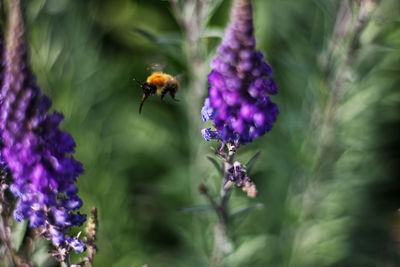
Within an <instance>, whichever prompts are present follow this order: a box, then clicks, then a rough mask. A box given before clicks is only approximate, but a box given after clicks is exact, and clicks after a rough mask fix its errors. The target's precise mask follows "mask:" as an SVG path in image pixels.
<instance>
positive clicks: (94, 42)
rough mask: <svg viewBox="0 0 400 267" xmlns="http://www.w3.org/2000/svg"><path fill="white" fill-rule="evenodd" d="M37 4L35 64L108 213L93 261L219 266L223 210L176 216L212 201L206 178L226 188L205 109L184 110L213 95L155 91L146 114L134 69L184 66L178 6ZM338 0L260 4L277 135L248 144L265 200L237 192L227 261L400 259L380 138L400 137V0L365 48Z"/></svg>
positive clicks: (379, 11) (381, 16)
mask: <svg viewBox="0 0 400 267" xmlns="http://www.w3.org/2000/svg"><path fill="white" fill-rule="evenodd" d="M25 2H26V14H27V28H28V39H29V42H30V48H31V61H32V65H33V69H34V72H35V73H36V74H37V76H38V83H39V84H40V86H41V87H42V88H43V90H44V91H45V92H46V93H47V94H49V95H50V96H51V97H52V99H53V101H54V104H53V107H54V108H55V109H57V110H60V111H61V112H63V113H64V114H65V122H64V124H63V128H64V129H65V130H67V131H69V132H70V133H71V134H72V135H73V136H74V138H75V140H76V143H77V148H76V158H77V159H78V160H79V161H81V162H83V164H84V168H85V171H86V172H85V174H84V175H82V176H81V177H80V178H79V183H78V185H79V189H80V195H81V196H82V198H83V200H84V211H85V212H86V213H88V212H89V211H90V209H91V207H92V206H96V207H97V208H98V210H99V221H100V233H99V236H98V243H97V245H98V248H99V252H98V254H97V256H96V259H95V266H115V267H127V266H142V265H143V264H145V263H148V264H150V266H182V267H183V266H208V264H209V258H210V255H211V252H212V247H213V224H214V223H215V222H216V216H215V215H214V214H213V213H210V212H207V211H204V212H199V213H180V212H178V210H179V209H181V208H183V207H187V206H191V205H203V204H207V202H206V200H205V199H202V197H201V196H200V194H199V193H198V190H197V188H198V185H199V184H201V183H205V184H207V185H209V187H210V190H211V191H212V192H213V193H215V194H216V192H218V185H219V182H218V181H219V177H218V172H217V171H215V170H214V169H213V168H212V165H211V163H210V162H208V160H207V158H206V155H207V154H208V152H207V148H208V147H209V146H210V143H206V142H205V141H204V140H203V139H202V137H201V135H200V133H199V134H198V136H194V137H193V138H192V137H190V136H191V134H193V132H191V131H194V129H189V127H191V126H190V125H198V127H201V125H202V122H201V116H200V110H198V112H197V113H198V121H196V122H193V121H189V120H193V118H191V117H189V116H187V113H188V109H190V107H191V106H194V107H197V106H199V105H200V104H201V102H202V99H200V98H199V99H196V101H197V103H183V102H182V101H181V102H180V103H175V102H173V101H170V100H169V99H167V100H166V102H161V101H160V99H158V98H156V97H154V98H151V99H150V100H148V101H147V102H146V103H145V106H144V109H143V113H142V115H140V116H139V114H138V108H139V101H140V98H141V92H140V90H139V88H138V86H137V84H135V83H134V82H133V81H132V79H133V77H135V78H137V79H139V80H145V78H146V76H147V75H148V74H149V73H150V72H151V70H150V69H149V66H151V65H152V64H154V63H160V64H162V65H165V70H166V72H168V73H171V74H174V75H175V74H183V75H185V74H187V69H186V68H187V64H188V62H187V61H186V59H185V54H184V49H183V47H184V45H185V44H184V42H185V37H184V34H185V33H184V32H183V31H182V30H181V29H180V28H179V25H178V23H177V22H176V20H175V19H174V17H173V15H172V12H171V9H170V7H169V4H168V2H167V1H159V0H151V1H149V0H148V1H135V0H113V1H112V0H87V1H78V0H31V1H25ZM343 2H345V1H343ZM350 2H351V3H352V4H353V2H354V3H356V1H350ZM341 3H342V1H332V0H303V1H298V0H284V1H283V0H268V1H264V0H254V6H255V12H254V17H255V18H254V19H255V33H256V37H257V38H258V48H259V49H260V50H262V51H264V52H266V53H267V59H268V61H269V62H270V63H271V65H272V67H273V69H274V71H275V77H276V81H277V84H278V86H279V88H280V93H279V95H277V96H276V97H274V101H276V102H277V103H278V104H279V109H280V115H279V117H278V121H277V123H276V124H275V126H274V128H273V130H272V131H271V132H270V133H268V134H267V135H266V136H265V137H263V138H260V139H259V140H256V141H255V142H254V143H252V144H250V145H248V146H246V147H243V148H241V149H240V153H239V156H238V157H239V159H241V160H242V161H243V162H246V161H248V160H249V159H250V158H251V157H252V156H253V155H254V154H255V153H256V152H258V151H260V152H261V154H260V158H259V159H258V161H257V162H256V163H255V164H254V166H253V167H252V172H251V174H250V175H251V177H252V178H253V179H254V180H255V182H256V184H257V187H258V190H259V197H258V198H257V199H256V200H249V199H247V198H246V197H245V194H243V193H242V192H240V191H235V192H234V194H233V196H232V200H231V201H232V202H231V210H232V212H235V211H238V210H240V209H241V208H243V207H246V206H247V205H255V207H257V208H256V209H253V210H252V211H250V212H249V213H246V215H243V216H239V217H237V218H236V219H234V221H233V222H232V223H231V225H230V233H229V234H230V237H231V239H232V244H233V247H234V250H233V253H232V254H231V255H229V256H228V257H227V259H226V265H227V266H230V267H234V266H260V267H261V266H296V267H297V266H307V267H309V266H398V265H399V264H400V259H399V257H398V256H399V254H398V253H399V246H398V243H396V242H395V241H396V240H399V238H400V236H399V235H400V232H399V227H400V226H399V224H400V220H399V215H398V214H397V213H396V209H397V208H398V207H399V206H398V203H399V200H400V194H399V190H398V188H399V185H400V184H399V182H398V181H397V180H396V179H395V176H394V175H392V173H391V172H390V171H389V170H390V168H391V167H393V166H395V164H396V162H395V161H393V158H394V156H393V154H392V152H393V151H391V150H389V152H388V150H384V148H385V147H389V148H394V147H395V143H394V142H395V141H394V140H395V138H396V137H398V134H399V131H398V128H393V127H392V125H394V124H393V123H395V122H396V120H397V121H398V120H399V119H398V116H399V115H398V114H399V112H398V111H399V110H398V109H397V108H398V107H399V104H400V103H399V100H400V95H399V91H398V88H399V86H400V78H399V77H400V76H399V74H400V73H399V71H400V3H399V2H398V1H396V0H382V1H379V2H377V3H376V4H375V5H374V6H373V7H372V8H373V11H372V13H371V14H372V15H371V20H370V21H368V22H366V26H365V28H363V29H362V31H361V32H360V35H359V36H357V37H358V39H357V40H356V41H357V42H356V43H355V44H356V46H355V47H353V45H354V44H353V43H352V40H353V39H352V38H353V37H354V32H350V33H349V35H346V34H344V35H339V36H338V35H335V33H334V31H335V29H336V28H335V25H337V24H336V23H338V21H337V19H336V18H337V15H338V13H339V12H340V4H341ZM352 4H351V5H350V6H352V7H353V9H351V10H352V12H354V14H355V13H356V12H357V10H356V9H354V6H355V5H354V6H353V5H352ZM229 7H230V1H222V3H221V5H220V6H219V7H218V9H217V10H216V11H215V13H214V15H213V17H212V18H211V19H210V22H209V25H207V29H208V30H209V32H208V33H207V34H208V37H205V38H207V40H206V43H207V48H208V54H209V56H208V57H207V59H205V60H209V58H210V57H211V56H212V54H213V50H214V48H215V46H216V45H217V44H218V42H219V38H218V36H219V35H220V34H221V33H222V31H223V27H224V25H225V24H226V22H227V20H228V14H229ZM354 14H353V15H354ZM339 22H340V21H339ZM353 23H354V24H352V25H353V26H354V25H357V22H353ZM138 29H140V31H141V32H142V34H140V31H139V32H138ZM143 33H145V34H143ZM146 36H147V37H146ZM152 38H155V39H153V40H152ZM346 38H347V39H346ZM187 79H190V77H189V78H186V80H185V79H183V80H182V82H181V83H182V88H181V91H180V92H179V94H178V98H180V99H181V100H185V99H188V98H187V94H188V93H189V92H190V88H187V85H188V84H190V81H189V82H188V81H187ZM204 79H206V77H204ZM335 82H337V83H335ZM336 85H339V87H338V88H339V89H338V92H339V93H338V94H336V93H335V91H334V88H335V86H336ZM206 89H207V88H204V93H203V95H204V96H205V95H206V93H207V91H206ZM196 131H197V129H196ZM196 138H197V139H196ZM193 142H196V146H200V147H201V149H200V150H194V148H195V147H196V146H194V145H193ZM211 145H213V146H216V145H217V144H211ZM194 153H200V155H196V156H194V155H193V154H194ZM194 159H195V161H194ZM258 203H259V204H258ZM48 264H49V265H51V264H52V263H51V262H48ZM43 266H44V265H43Z"/></svg>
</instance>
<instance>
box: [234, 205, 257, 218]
mask: <svg viewBox="0 0 400 267" xmlns="http://www.w3.org/2000/svg"><path fill="white" fill-rule="evenodd" d="M263 207H264V204H262V203H256V204H253V205H250V206H247V207H245V208H243V209H240V210H238V211H235V212H234V213H232V215H231V218H237V217H240V216H242V215H245V214H247V213H248V212H249V211H251V210H254V209H262V208H263Z"/></svg>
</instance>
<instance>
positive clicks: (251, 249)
mask: <svg viewBox="0 0 400 267" xmlns="http://www.w3.org/2000/svg"><path fill="white" fill-rule="evenodd" d="M266 241H267V239H266V236H264V235H260V236H257V237H253V238H249V239H248V240H246V241H245V242H243V243H242V244H241V245H240V246H239V247H238V248H237V249H236V250H235V252H234V253H232V254H231V255H229V256H227V257H226V260H225V263H226V266H231V267H234V266H252V265H251V264H248V263H249V262H251V259H252V257H254V255H256V254H258V253H264V252H262V251H263V250H265V243H266ZM257 266H258V265H257Z"/></svg>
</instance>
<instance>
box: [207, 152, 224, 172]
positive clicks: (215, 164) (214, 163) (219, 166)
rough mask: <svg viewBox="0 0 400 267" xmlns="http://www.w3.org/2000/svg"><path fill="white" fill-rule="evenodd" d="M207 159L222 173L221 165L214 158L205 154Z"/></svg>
mask: <svg viewBox="0 0 400 267" xmlns="http://www.w3.org/2000/svg"><path fill="white" fill-rule="evenodd" d="M207 159H208V160H209V161H210V162H211V163H212V164H213V165H214V167H215V169H217V171H218V172H220V173H222V166H221V164H220V163H219V162H218V161H217V160H216V159H215V158H213V157H210V156H207Z"/></svg>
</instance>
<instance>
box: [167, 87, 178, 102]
mask: <svg viewBox="0 0 400 267" xmlns="http://www.w3.org/2000/svg"><path fill="white" fill-rule="evenodd" d="M175 94H176V89H175V88H174V89H173V90H169V95H170V96H171V98H172V99H173V100H175V101H176V102H179V99H176V98H175Z"/></svg>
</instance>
